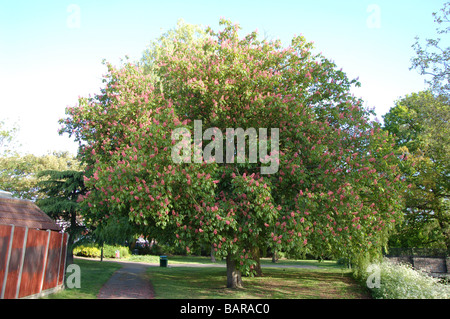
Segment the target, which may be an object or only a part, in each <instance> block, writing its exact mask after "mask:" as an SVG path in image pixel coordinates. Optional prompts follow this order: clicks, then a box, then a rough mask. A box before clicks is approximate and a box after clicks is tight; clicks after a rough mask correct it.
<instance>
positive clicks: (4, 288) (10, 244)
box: [0, 225, 15, 299]
mask: <svg viewBox="0 0 450 319" xmlns="http://www.w3.org/2000/svg"><path fill="white" fill-rule="evenodd" d="M14 228H15V226H14V225H11V233H10V235H9V246H8V256H7V257H6V267H5V276H4V277H3V287H2V294H1V297H0V299H3V298H4V297H5V290H6V282H7V281H8V271H9V261H10V260H11V250H12V243H13V240H14Z"/></svg>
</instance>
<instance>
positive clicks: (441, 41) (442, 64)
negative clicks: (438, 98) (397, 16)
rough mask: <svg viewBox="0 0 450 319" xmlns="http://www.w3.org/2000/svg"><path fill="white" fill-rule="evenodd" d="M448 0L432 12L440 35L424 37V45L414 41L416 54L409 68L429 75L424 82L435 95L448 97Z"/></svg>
mask: <svg viewBox="0 0 450 319" xmlns="http://www.w3.org/2000/svg"><path fill="white" fill-rule="evenodd" d="M449 15H450V2H447V3H445V4H444V6H443V7H442V9H440V10H439V12H434V13H433V17H434V22H436V23H437V24H438V27H437V28H436V31H437V33H438V34H439V35H440V37H438V38H436V39H426V44H425V46H422V45H421V44H420V43H419V38H418V37H416V42H415V43H414V44H413V46H412V47H413V48H414V50H415V52H416V56H415V57H414V58H412V59H411V62H412V66H411V69H417V70H418V71H419V72H420V74H422V75H427V76H429V80H426V82H427V83H428V84H429V85H430V87H431V90H432V91H433V93H434V94H436V95H445V96H447V98H449V97H450V65H449V58H450V47H448V45H449V43H448V36H447V34H448V33H449V31H450V26H449V23H450V20H449Z"/></svg>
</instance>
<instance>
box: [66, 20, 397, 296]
mask: <svg viewBox="0 0 450 319" xmlns="http://www.w3.org/2000/svg"><path fill="white" fill-rule="evenodd" d="M221 26H222V27H223V29H222V30H220V31H218V32H215V31H213V30H212V29H210V28H207V29H206V30H205V34H206V35H205V36H204V37H201V38H199V39H198V40H196V41H177V39H175V40H173V41H172V42H171V43H172V45H170V46H167V47H164V46H163V47H161V51H160V54H158V55H157V56H155V57H152V59H153V60H152V63H154V65H157V66H158V67H157V68H155V69H154V70H153V71H152V72H155V74H156V77H155V76H154V75H153V74H148V73H146V72H145V71H144V70H143V68H142V67H140V66H139V64H133V63H126V64H125V65H123V66H121V67H119V68H116V67H114V66H112V65H111V64H107V67H108V73H107V74H106V76H105V79H104V82H105V88H104V89H102V91H101V93H100V94H98V95H95V96H94V97H88V98H80V99H79V104H78V106H76V107H69V108H67V109H66V112H67V117H66V118H65V119H62V120H61V123H62V124H63V129H62V131H61V132H62V133H64V132H66V133H69V134H71V135H74V136H75V138H76V140H78V141H80V142H81V143H82V146H81V154H83V156H84V157H85V159H87V160H88V162H89V164H90V165H89V167H88V171H87V174H86V175H87V176H86V177H85V183H86V185H87V186H88V187H90V188H92V191H91V192H88V193H87V194H86V196H85V197H84V201H85V202H86V203H87V205H88V206H89V207H90V209H91V212H92V213H93V214H97V215H96V216H97V218H98V220H99V222H100V221H102V220H103V221H106V220H107V219H108V218H110V217H111V215H115V216H118V217H117V218H119V217H123V216H125V217H127V218H128V219H129V220H130V221H132V222H133V223H136V224H142V225H146V226H147V227H148V229H149V230H151V231H152V232H154V233H159V234H164V235H165V236H169V237H170V238H172V241H173V243H174V244H176V245H180V246H181V247H185V249H186V250H187V251H188V252H189V251H190V250H191V249H192V248H193V247H195V246H196V245H199V244H202V243H207V244H212V245H213V247H214V250H215V254H216V256H219V257H221V256H222V257H226V258H227V267H228V286H230V287H238V286H240V284H241V283H240V273H241V272H244V273H252V271H253V270H254V268H255V265H256V261H255V260H254V258H253V256H252V254H251V253H250V252H251V251H252V250H254V249H255V248H262V247H269V248H271V249H277V250H283V251H286V252H291V253H297V254H302V253H311V254H314V255H317V256H333V257H336V258H339V257H346V258H349V259H350V260H351V261H352V262H353V263H355V264H360V265H361V264H362V262H363V259H364V258H365V257H367V258H369V259H370V258H375V257H377V256H380V253H381V247H383V245H385V244H386V242H387V239H388V234H389V233H390V231H391V230H392V229H393V227H394V225H395V223H396V222H397V221H398V220H399V219H401V217H402V213H401V207H402V206H401V202H402V201H401V198H400V197H401V194H402V193H403V183H402V181H401V175H400V172H399V168H398V165H399V164H400V162H401V161H402V160H401V159H399V158H398V157H396V156H394V153H393V148H392V146H393V140H392V138H391V137H390V136H388V134H387V133H386V132H384V131H382V130H381V127H380V125H379V124H377V123H375V122H371V121H370V120H369V115H370V113H369V112H368V111H367V110H365V109H364V108H363V107H362V101H361V100H360V99H357V98H355V97H354V96H352V95H351V94H350V88H351V87H352V86H354V85H359V83H358V82H357V81H356V80H349V79H348V78H347V76H346V75H345V73H344V72H343V71H342V70H338V69H337V66H336V65H335V64H334V63H333V62H331V61H330V60H328V59H326V58H325V57H324V56H322V55H313V54H312V52H311V49H312V48H313V46H312V44H311V43H309V42H307V41H306V40H305V38H304V37H301V36H299V37H295V38H293V39H292V43H291V45H290V46H288V47H283V46H282V45H281V43H280V42H279V41H265V40H262V41H260V40H258V35H257V33H256V32H252V33H251V34H248V35H246V36H245V37H243V38H240V37H239V36H238V31H239V26H238V25H235V24H232V23H231V22H229V21H226V20H221ZM155 79H158V81H157V83H155ZM199 122H200V123H201V124H202V128H201V129H200V130H199V129H198V127H196V126H195V124H198V123H199ZM203 128H204V129H205V130H203ZM210 128H211V129H213V130H212V131H211V130H210V131H208V129H210ZM230 128H232V129H236V130H237V129H238V128H241V129H242V131H243V132H244V133H247V134H243V135H244V141H245V142H246V143H247V145H249V147H250V146H251V145H252V143H251V141H252V138H251V134H250V131H251V129H255V131H256V132H257V134H259V135H258V136H257V139H256V144H257V147H256V148H255V149H257V150H258V151H259V153H258V154H259V157H256V160H255V159H254V158H252V157H251V154H250V151H249V152H248V153H245V156H243V158H242V157H241V161H239V162H238V163H236V158H235V159H234V161H233V160H232V159H233V156H231V158H227V160H223V161H220V160H219V159H220V152H219V150H220V145H232V147H233V148H232V150H233V152H232V155H236V157H237V158H239V154H241V153H239V151H240V149H239V136H238V137H237V147H236V146H235V143H234V141H235V137H234V136H230V134H228V133H227V129H230ZM261 129H262V130H264V129H267V130H268V131H270V132H271V134H267V135H266V136H265V138H262V134H261V132H263V131H261ZM180 132H182V134H178V133H180ZM274 132H275V133H277V134H278V135H277V134H272V133H274ZM192 133H193V134H192ZM195 133H199V134H200V135H196V134H195ZM199 136H200V137H199ZM180 137H181V142H182V143H185V144H183V145H185V146H186V147H185V148H183V149H182V151H183V152H184V154H183V158H185V159H187V160H186V161H181V162H176V161H174V156H173V154H174V146H175V145H179V144H178V143H180ZM227 139H229V140H228V142H227ZM204 141H208V144H207V145H205V144H206V143H204ZM230 141H231V142H230ZM241 142H242V140H241ZM227 143H228V144H227ZM190 146H192V147H190ZM241 146H242V144H241ZM275 146H277V147H275ZM224 148H225V147H224ZM261 151H263V152H261ZM264 151H265V153H264ZM175 153H176V152H175ZM186 153H187V154H186ZM213 153H214V156H213V157H208V158H206V159H205V157H202V155H205V154H210V155H212V154H213ZM189 159H191V160H190V161H189ZM211 159H215V160H211ZM274 161H275V162H276V170H275V171H272V172H270V173H269V174H264V172H263V170H262V168H264V167H266V168H267V167H268V166H269V165H270V164H272V163H274ZM269 162H270V164H269Z"/></svg>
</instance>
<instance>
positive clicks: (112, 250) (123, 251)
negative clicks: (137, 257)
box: [103, 245, 131, 258]
mask: <svg viewBox="0 0 450 319" xmlns="http://www.w3.org/2000/svg"><path fill="white" fill-rule="evenodd" d="M116 250H118V251H119V254H120V258H126V257H128V256H130V254H131V252H130V249H129V248H128V247H124V246H113V245H104V246H103V257H105V258H116Z"/></svg>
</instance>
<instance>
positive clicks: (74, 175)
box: [36, 170, 86, 255]
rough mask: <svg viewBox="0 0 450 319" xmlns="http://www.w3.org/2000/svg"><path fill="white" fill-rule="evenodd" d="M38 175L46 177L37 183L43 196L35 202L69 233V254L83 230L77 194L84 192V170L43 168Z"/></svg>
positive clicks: (80, 194)
mask: <svg viewBox="0 0 450 319" xmlns="http://www.w3.org/2000/svg"><path fill="white" fill-rule="evenodd" d="M38 177H47V178H45V179H43V180H41V181H40V182H38V184H37V187H38V188H39V191H40V193H41V194H45V196H44V197H43V198H41V199H39V200H38V201H37V202H36V204H37V205H38V206H39V207H40V208H41V209H42V210H43V211H44V212H45V213H46V214H47V215H49V216H50V217H51V218H52V219H54V220H56V221H57V222H59V224H61V226H62V228H63V230H64V231H65V232H67V233H68V234H69V242H68V247H69V248H68V249H69V255H70V254H71V248H72V245H73V243H74V242H75V241H76V240H77V239H78V238H79V237H80V236H81V235H82V233H83V231H85V227H84V225H83V221H82V220H81V211H80V207H79V206H80V205H79V203H78V198H79V196H82V195H84V194H86V187H85V186H84V172H83V171H73V170H65V171H56V170H45V171H40V172H39V173H38Z"/></svg>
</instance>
